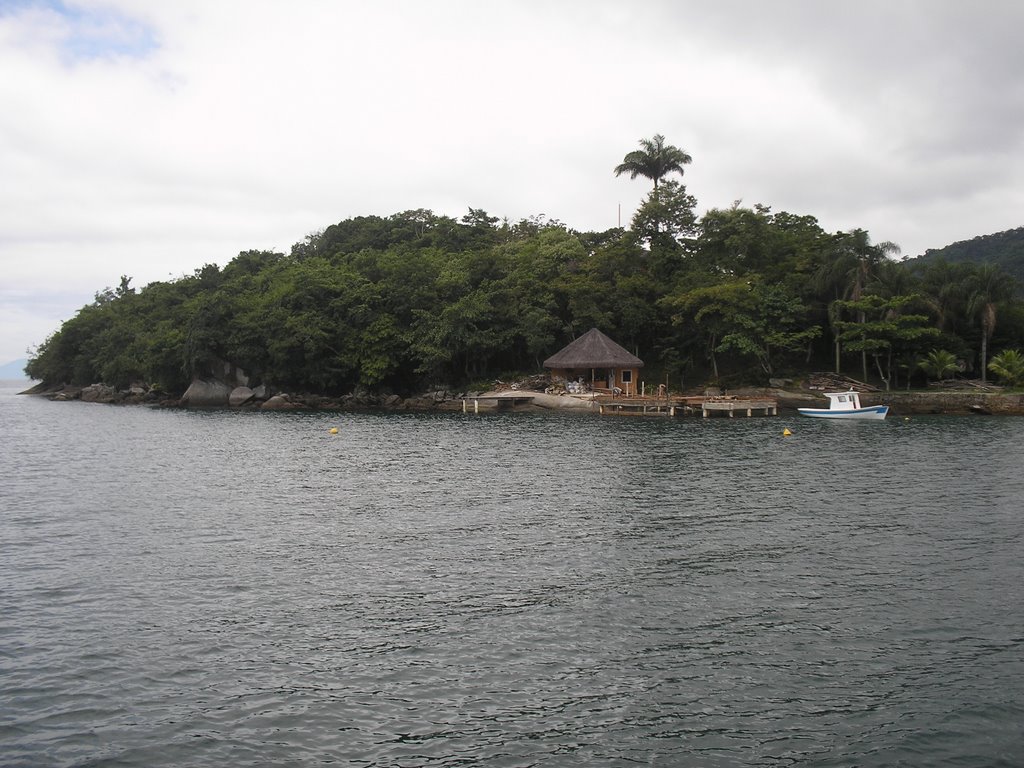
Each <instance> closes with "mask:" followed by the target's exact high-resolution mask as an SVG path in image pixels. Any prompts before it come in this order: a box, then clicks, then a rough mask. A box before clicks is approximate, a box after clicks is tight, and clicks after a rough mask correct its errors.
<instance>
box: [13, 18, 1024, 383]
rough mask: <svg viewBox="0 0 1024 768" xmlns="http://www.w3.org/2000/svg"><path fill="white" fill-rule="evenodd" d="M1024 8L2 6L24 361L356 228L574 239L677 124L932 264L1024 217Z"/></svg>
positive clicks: (719, 175) (845, 225)
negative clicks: (133, 306) (421, 227)
mask: <svg viewBox="0 0 1024 768" xmlns="http://www.w3.org/2000/svg"><path fill="white" fill-rule="evenodd" d="M1022 29H1024V3H1020V2H1018V1H1017V0H1003V1H993V0H980V1H979V2H973V3H967V2H962V0H957V1H956V2H952V1H950V0H916V1H915V0H907V1H904V2H901V1H900V0H881V1H878V0H859V1H858V2H856V3H852V2H842V3H840V2H823V0H794V1H792V2H786V1H785V0H776V1H775V2H756V1H754V0H742V1H741V0H734V1H732V2H730V1H729V0H707V1H706V2H688V1H684V0H674V1H673V0H667V1H666V2H655V1H653V0H652V1H650V2H644V1H643V0H614V1H604V0H581V1H580V2H575V1H573V0H567V1H560V0H536V1H534V0H494V1H493V2H483V1H482V0H465V1H463V0H429V2H428V1H427V0H416V1H408V2H403V1H395V2H390V1H389V0H373V1H372V2H371V1H370V0H363V1H362V2H346V1H345V0H333V1H332V0H323V1H322V2H316V1H312V0H288V1H287V2H284V1H282V0H274V1H270V0H266V1H264V0H173V2H169V1H168V0H110V1H109V2H106V1H103V0H85V1H83V2H76V1H75V0H66V1H65V2H54V1H46V2H43V1H37V0H0V268H2V269H0V363H3V362H6V361H8V360H13V359H15V358H19V357H23V356H24V354H25V350H26V348H27V347H30V346H32V345H35V344H38V343H40V342H42V341H43V340H44V339H45V338H46V337H47V336H48V335H49V334H50V333H52V332H53V331H54V330H56V329H57V328H58V327H59V325H60V323H61V321H63V320H66V319H68V318H69V317H71V316H73V315H74V313H75V312H76V311H77V310H78V309H79V308H80V307H81V306H82V305H83V304H86V303H88V302H90V301H92V299H93V296H94V294H95V293H96V292H97V291H99V290H102V289H103V288H105V287H107V286H115V285H117V284H118V282H119V279H120V276H121V275H128V276H131V277H132V278H133V285H135V286H136V287H141V286H143V285H146V284H147V283H149V282H152V281H154V280H167V279H172V278H176V277H180V276H182V275H186V274H192V272H193V271H194V270H195V269H197V268H199V267H201V266H203V265H204V264H207V263H216V264H220V265H224V264H226V263H227V262H228V261H230V260H231V259H232V258H233V257H234V256H235V255H237V254H238V252H239V251H241V250H247V249H250V248H258V249H279V250H282V251H285V252H287V251H288V250H289V249H290V247H291V245H292V244H293V243H295V242H297V241H300V240H302V239H303V238H304V237H305V236H306V235H307V234H309V233H311V232H314V231H317V230H320V229H323V228H324V227H326V226H328V225H329V224H332V223H334V222H337V221H340V220H342V219H346V218H349V217H353V216H360V215H370V214H376V215H381V216H387V215H390V214H392V213H397V212H400V211H404V210H408V209H412V208H429V209H431V210H433V211H434V212H435V213H438V214H447V215H450V216H454V217H461V216H462V215H463V214H465V213H466V211H467V209H468V208H469V207H470V206H472V207H473V208H483V209H485V210H487V211H488V212H489V213H490V214H491V215H494V216H499V217H503V218H506V217H507V218H508V219H510V220H512V221H516V220H519V219H521V218H523V217H527V216H532V215H537V214H545V215H546V216H548V217H549V218H554V219H558V220H560V221H562V222H563V223H565V224H567V225H568V226H570V227H572V228H574V229H579V230H604V229H608V228H609V227H614V226H616V225H617V224H618V221H619V209H620V206H621V211H622V214H621V215H622V222H623V223H628V221H629V218H630V217H631V215H632V213H633V210H634V209H635V208H636V206H637V204H638V202H639V201H640V199H641V198H642V197H643V195H645V194H646V192H647V191H648V187H647V185H648V182H646V181H645V180H643V179H637V180H636V181H630V180H629V178H628V177H626V176H623V177H619V178H616V177H615V176H614V175H613V173H612V168H614V166H615V165H616V164H618V163H619V162H621V160H622V157H623V155H625V154H626V153H627V152H629V151H631V150H633V149H635V148H637V142H638V140H639V139H640V138H642V137H650V136H652V135H653V134H655V133H662V134H664V135H665V136H666V137H667V140H668V142H669V143H671V144H675V145H676V146H679V147H681V148H683V149H685V150H686V151H687V152H689V153H690V155H692V157H693V163H692V165H690V166H688V167H687V169H686V175H685V177H684V179H683V181H684V183H685V184H686V185H687V188H688V191H689V192H690V193H691V194H693V195H695V196H696V198H697V200H698V203H699V208H700V210H701V211H702V212H703V211H705V210H707V209H709V208H720V207H727V206H729V205H731V204H732V203H733V201H735V200H742V203H743V204H744V205H747V206H752V205H754V204H755V203H763V204H765V205H768V206H771V208H772V210H774V211H783V210H784V211H789V212H791V213H796V214H801V215H812V216H815V217H817V218H818V220H819V222H820V223H821V225H822V226H823V227H824V228H825V229H826V230H828V231H840V230H849V229H853V228H856V227H860V228H863V229H866V230H868V232H869V233H870V234H871V237H872V239H873V240H874V241H876V242H880V241H885V240H888V241H893V242H895V243H897V244H898V245H899V246H900V247H901V248H902V252H903V254H904V255H907V256H916V255H919V254H921V253H923V252H924V251H925V250H926V249H928V248H940V247H942V246H944V245H948V244H949V243H951V242H955V241H957V240H964V239H969V238H971V237H974V236H976V235H982V234H991V233H993V232H999V231H1002V230H1006V229H1012V228H1015V227H1018V226H1022V225H1024V45H1022V44H1021V39H1020V35H1021V30H1022Z"/></svg>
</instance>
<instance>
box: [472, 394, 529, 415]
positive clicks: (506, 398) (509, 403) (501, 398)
mask: <svg viewBox="0 0 1024 768" xmlns="http://www.w3.org/2000/svg"><path fill="white" fill-rule="evenodd" d="M481 400H483V401H484V402H485V403H494V405H495V406H496V407H497V408H498V409H499V410H500V409H502V408H515V407H516V406H517V405H523V404H525V403H530V402H533V395H529V394H524V395H510V394H506V393H502V394H500V395H479V396H474V397H464V398H462V412H463V413H468V412H469V403H470V402H472V403H473V413H480V401H481Z"/></svg>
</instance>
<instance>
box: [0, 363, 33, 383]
mask: <svg viewBox="0 0 1024 768" xmlns="http://www.w3.org/2000/svg"><path fill="white" fill-rule="evenodd" d="M27 362H28V360H26V359H25V358H22V359H21V360H12V361H11V362H9V363H7V364H6V365H0V379H26V380H27V379H28V376H26V375H25V363H27Z"/></svg>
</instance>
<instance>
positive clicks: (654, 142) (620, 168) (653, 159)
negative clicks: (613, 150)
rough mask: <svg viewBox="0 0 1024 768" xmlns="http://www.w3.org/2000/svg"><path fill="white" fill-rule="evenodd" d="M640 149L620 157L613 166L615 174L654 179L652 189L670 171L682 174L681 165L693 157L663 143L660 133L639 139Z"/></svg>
mask: <svg viewBox="0 0 1024 768" xmlns="http://www.w3.org/2000/svg"><path fill="white" fill-rule="evenodd" d="M640 146H641V147H642V149H635V150H633V151H632V152H630V153H629V154H628V155H626V156H625V157H624V158H622V162H621V163H619V164H618V165H617V166H615V175H616V176H621V175H622V174H624V173H628V174H629V178H631V179H635V178H636V177H637V176H643V177H644V178H645V179H651V180H653V181H654V189H655V190H657V189H658V182H659V181H661V180H662V179H663V178H665V177H666V176H668V175H669V174H670V173H678V174H679V175H680V176H682V175H683V166H684V165H689V164H690V163H691V162H692V161H693V158H692V157H690V156H689V155H688V154H687V153H686V152H684V151H683V150H681V149H680V148H679V147H674V146H672V145H671V144H666V143H665V137H664V136H662V135H661V134H660V133H656V134H654V137H653V138H650V139H640Z"/></svg>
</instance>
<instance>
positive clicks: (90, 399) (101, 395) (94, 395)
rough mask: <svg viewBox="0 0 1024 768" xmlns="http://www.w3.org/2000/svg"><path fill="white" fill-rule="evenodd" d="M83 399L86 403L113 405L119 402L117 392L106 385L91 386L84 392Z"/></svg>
mask: <svg viewBox="0 0 1024 768" xmlns="http://www.w3.org/2000/svg"><path fill="white" fill-rule="evenodd" d="M81 398H82V400H83V401H84V402H86V403H112V402H114V401H115V400H117V390H116V389H114V388H113V387H108V386H106V385H105V384H90V385H89V386H88V387H85V388H84V389H83V390H82V395H81Z"/></svg>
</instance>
